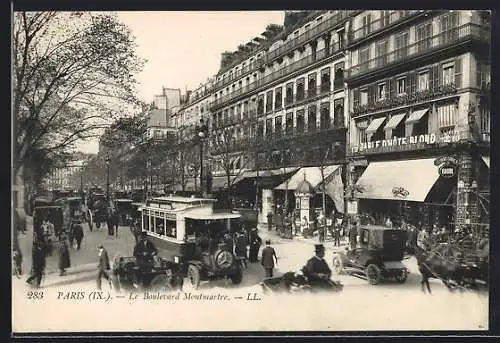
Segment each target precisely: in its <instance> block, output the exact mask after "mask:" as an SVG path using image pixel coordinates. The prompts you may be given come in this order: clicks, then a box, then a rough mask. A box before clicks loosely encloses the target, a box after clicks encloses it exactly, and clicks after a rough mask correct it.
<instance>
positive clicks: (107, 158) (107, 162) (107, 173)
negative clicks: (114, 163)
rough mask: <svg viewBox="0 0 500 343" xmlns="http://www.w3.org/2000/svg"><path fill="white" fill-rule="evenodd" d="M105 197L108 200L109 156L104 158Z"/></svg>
mask: <svg viewBox="0 0 500 343" xmlns="http://www.w3.org/2000/svg"><path fill="white" fill-rule="evenodd" d="M105 162H106V197H107V198H108V200H109V164H110V163H111V158H109V154H107V156H106V160H105Z"/></svg>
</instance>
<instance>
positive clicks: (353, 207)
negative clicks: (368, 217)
mask: <svg viewBox="0 0 500 343" xmlns="http://www.w3.org/2000/svg"><path fill="white" fill-rule="evenodd" d="M347 213H348V214H358V201H357V200H347Z"/></svg>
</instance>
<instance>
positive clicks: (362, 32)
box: [349, 10, 423, 44]
mask: <svg viewBox="0 0 500 343" xmlns="http://www.w3.org/2000/svg"><path fill="white" fill-rule="evenodd" d="M421 12H423V11H422V10H418V11H417V10H412V11H405V10H401V11H399V10H398V11H391V13H390V14H389V15H388V16H386V17H381V18H380V19H377V20H373V21H372V22H370V23H368V24H367V25H364V26H362V27H360V28H359V29H356V30H354V31H353V32H352V33H351V35H350V37H349V43H350V44H352V43H355V42H357V41H359V40H361V39H363V38H365V37H367V36H369V35H371V34H373V33H376V32H377V31H380V30H382V29H384V28H386V27H389V26H391V25H394V24H396V23H397V22H400V21H402V20H404V19H406V18H409V17H410V16H413V15H415V14H418V13H421Z"/></svg>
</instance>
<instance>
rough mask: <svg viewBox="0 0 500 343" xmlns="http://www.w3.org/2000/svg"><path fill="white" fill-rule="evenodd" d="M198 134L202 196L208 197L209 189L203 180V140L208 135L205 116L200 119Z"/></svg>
mask: <svg viewBox="0 0 500 343" xmlns="http://www.w3.org/2000/svg"><path fill="white" fill-rule="evenodd" d="M196 134H197V136H198V140H199V144H200V189H201V195H202V197H206V196H207V189H206V187H205V183H204V182H203V141H204V139H205V138H206V137H208V126H207V125H206V124H205V122H204V120H203V118H201V119H200V124H199V125H198V126H197V127H196Z"/></svg>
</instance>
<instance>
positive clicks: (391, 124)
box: [384, 113, 406, 130]
mask: <svg viewBox="0 0 500 343" xmlns="http://www.w3.org/2000/svg"><path fill="white" fill-rule="evenodd" d="M405 115H406V113H401V114H396V115H394V116H392V117H391V119H389V121H388V122H387V124H386V125H385V127H384V130H393V129H395V128H396V127H398V125H399V123H401V120H403V118H404V117H405Z"/></svg>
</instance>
